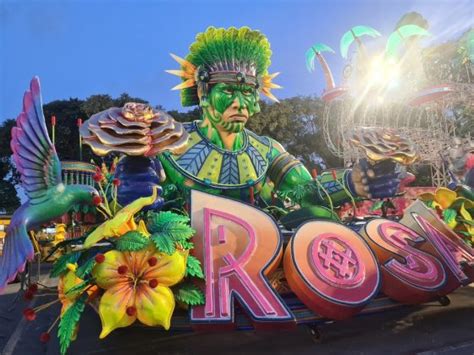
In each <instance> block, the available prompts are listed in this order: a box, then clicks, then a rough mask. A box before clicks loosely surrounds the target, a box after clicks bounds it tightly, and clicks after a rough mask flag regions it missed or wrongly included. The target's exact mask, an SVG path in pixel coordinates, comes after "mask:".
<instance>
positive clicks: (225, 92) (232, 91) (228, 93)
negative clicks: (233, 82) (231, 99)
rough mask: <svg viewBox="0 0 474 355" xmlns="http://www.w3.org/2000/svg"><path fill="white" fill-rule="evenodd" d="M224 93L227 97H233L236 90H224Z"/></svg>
mask: <svg viewBox="0 0 474 355" xmlns="http://www.w3.org/2000/svg"><path fill="white" fill-rule="evenodd" d="M222 92H223V93H224V94H226V95H232V94H233V93H234V90H232V89H230V88H225V89H224V90H222Z"/></svg>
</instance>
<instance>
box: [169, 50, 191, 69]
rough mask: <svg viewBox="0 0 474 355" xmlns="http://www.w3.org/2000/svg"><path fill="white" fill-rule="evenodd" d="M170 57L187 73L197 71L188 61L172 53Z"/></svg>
mask: <svg viewBox="0 0 474 355" xmlns="http://www.w3.org/2000/svg"><path fill="white" fill-rule="evenodd" d="M170 56H171V57H172V58H173V59H174V60H176V61H177V62H178V63H179V64H180V65H181V66H182V67H183V68H184V70H185V71H186V72H189V73H191V72H194V71H195V70H196V67H195V66H194V65H193V64H192V63H191V62H188V61H187V60H186V59H184V58H181V57H178V56H177V55H176V54H173V53H170Z"/></svg>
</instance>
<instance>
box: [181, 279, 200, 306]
mask: <svg viewBox="0 0 474 355" xmlns="http://www.w3.org/2000/svg"><path fill="white" fill-rule="evenodd" d="M175 297H176V299H177V300H178V301H180V302H183V303H185V304H187V305H190V306H198V305H201V304H204V303H205V298H204V294H203V293H202V291H201V290H200V289H199V288H198V287H197V286H195V285H193V284H192V283H184V284H181V285H179V288H178V289H177V291H176V292H175Z"/></svg>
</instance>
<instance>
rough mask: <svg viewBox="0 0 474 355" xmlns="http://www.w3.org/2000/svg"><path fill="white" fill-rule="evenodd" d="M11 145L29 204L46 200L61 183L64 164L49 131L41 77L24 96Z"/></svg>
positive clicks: (35, 78) (32, 81)
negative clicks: (62, 164) (45, 115)
mask: <svg viewBox="0 0 474 355" xmlns="http://www.w3.org/2000/svg"><path fill="white" fill-rule="evenodd" d="M10 146H11V148H12V151H13V159H14V161H15V165H16V167H17V169H18V171H19V172H20V174H21V181H22V187H23V188H24V189H25V192H26V194H27V196H28V198H29V203H30V204H32V205H36V204H39V203H42V202H45V201H47V200H48V199H49V198H50V197H51V195H50V194H48V190H49V189H51V188H55V187H57V186H58V185H59V184H61V183H62V179H61V162H60V161H59V158H58V155H57V153H56V148H55V147H54V145H53V143H51V140H50V139H49V135H48V129H47V128H46V123H45V119H44V114H43V107H42V99H41V89H40V83H39V79H38V77H34V78H33V80H31V83H30V90H29V91H26V92H25V95H24V96H23V111H22V112H21V113H20V115H19V116H18V118H17V119H16V127H13V129H12V140H11V143H10Z"/></svg>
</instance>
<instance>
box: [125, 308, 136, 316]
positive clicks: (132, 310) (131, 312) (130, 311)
mask: <svg viewBox="0 0 474 355" xmlns="http://www.w3.org/2000/svg"><path fill="white" fill-rule="evenodd" d="M135 314H137V309H136V307H135V306H130V307H127V315H128V316H130V317H133V316H134V315H135Z"/></svg>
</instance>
